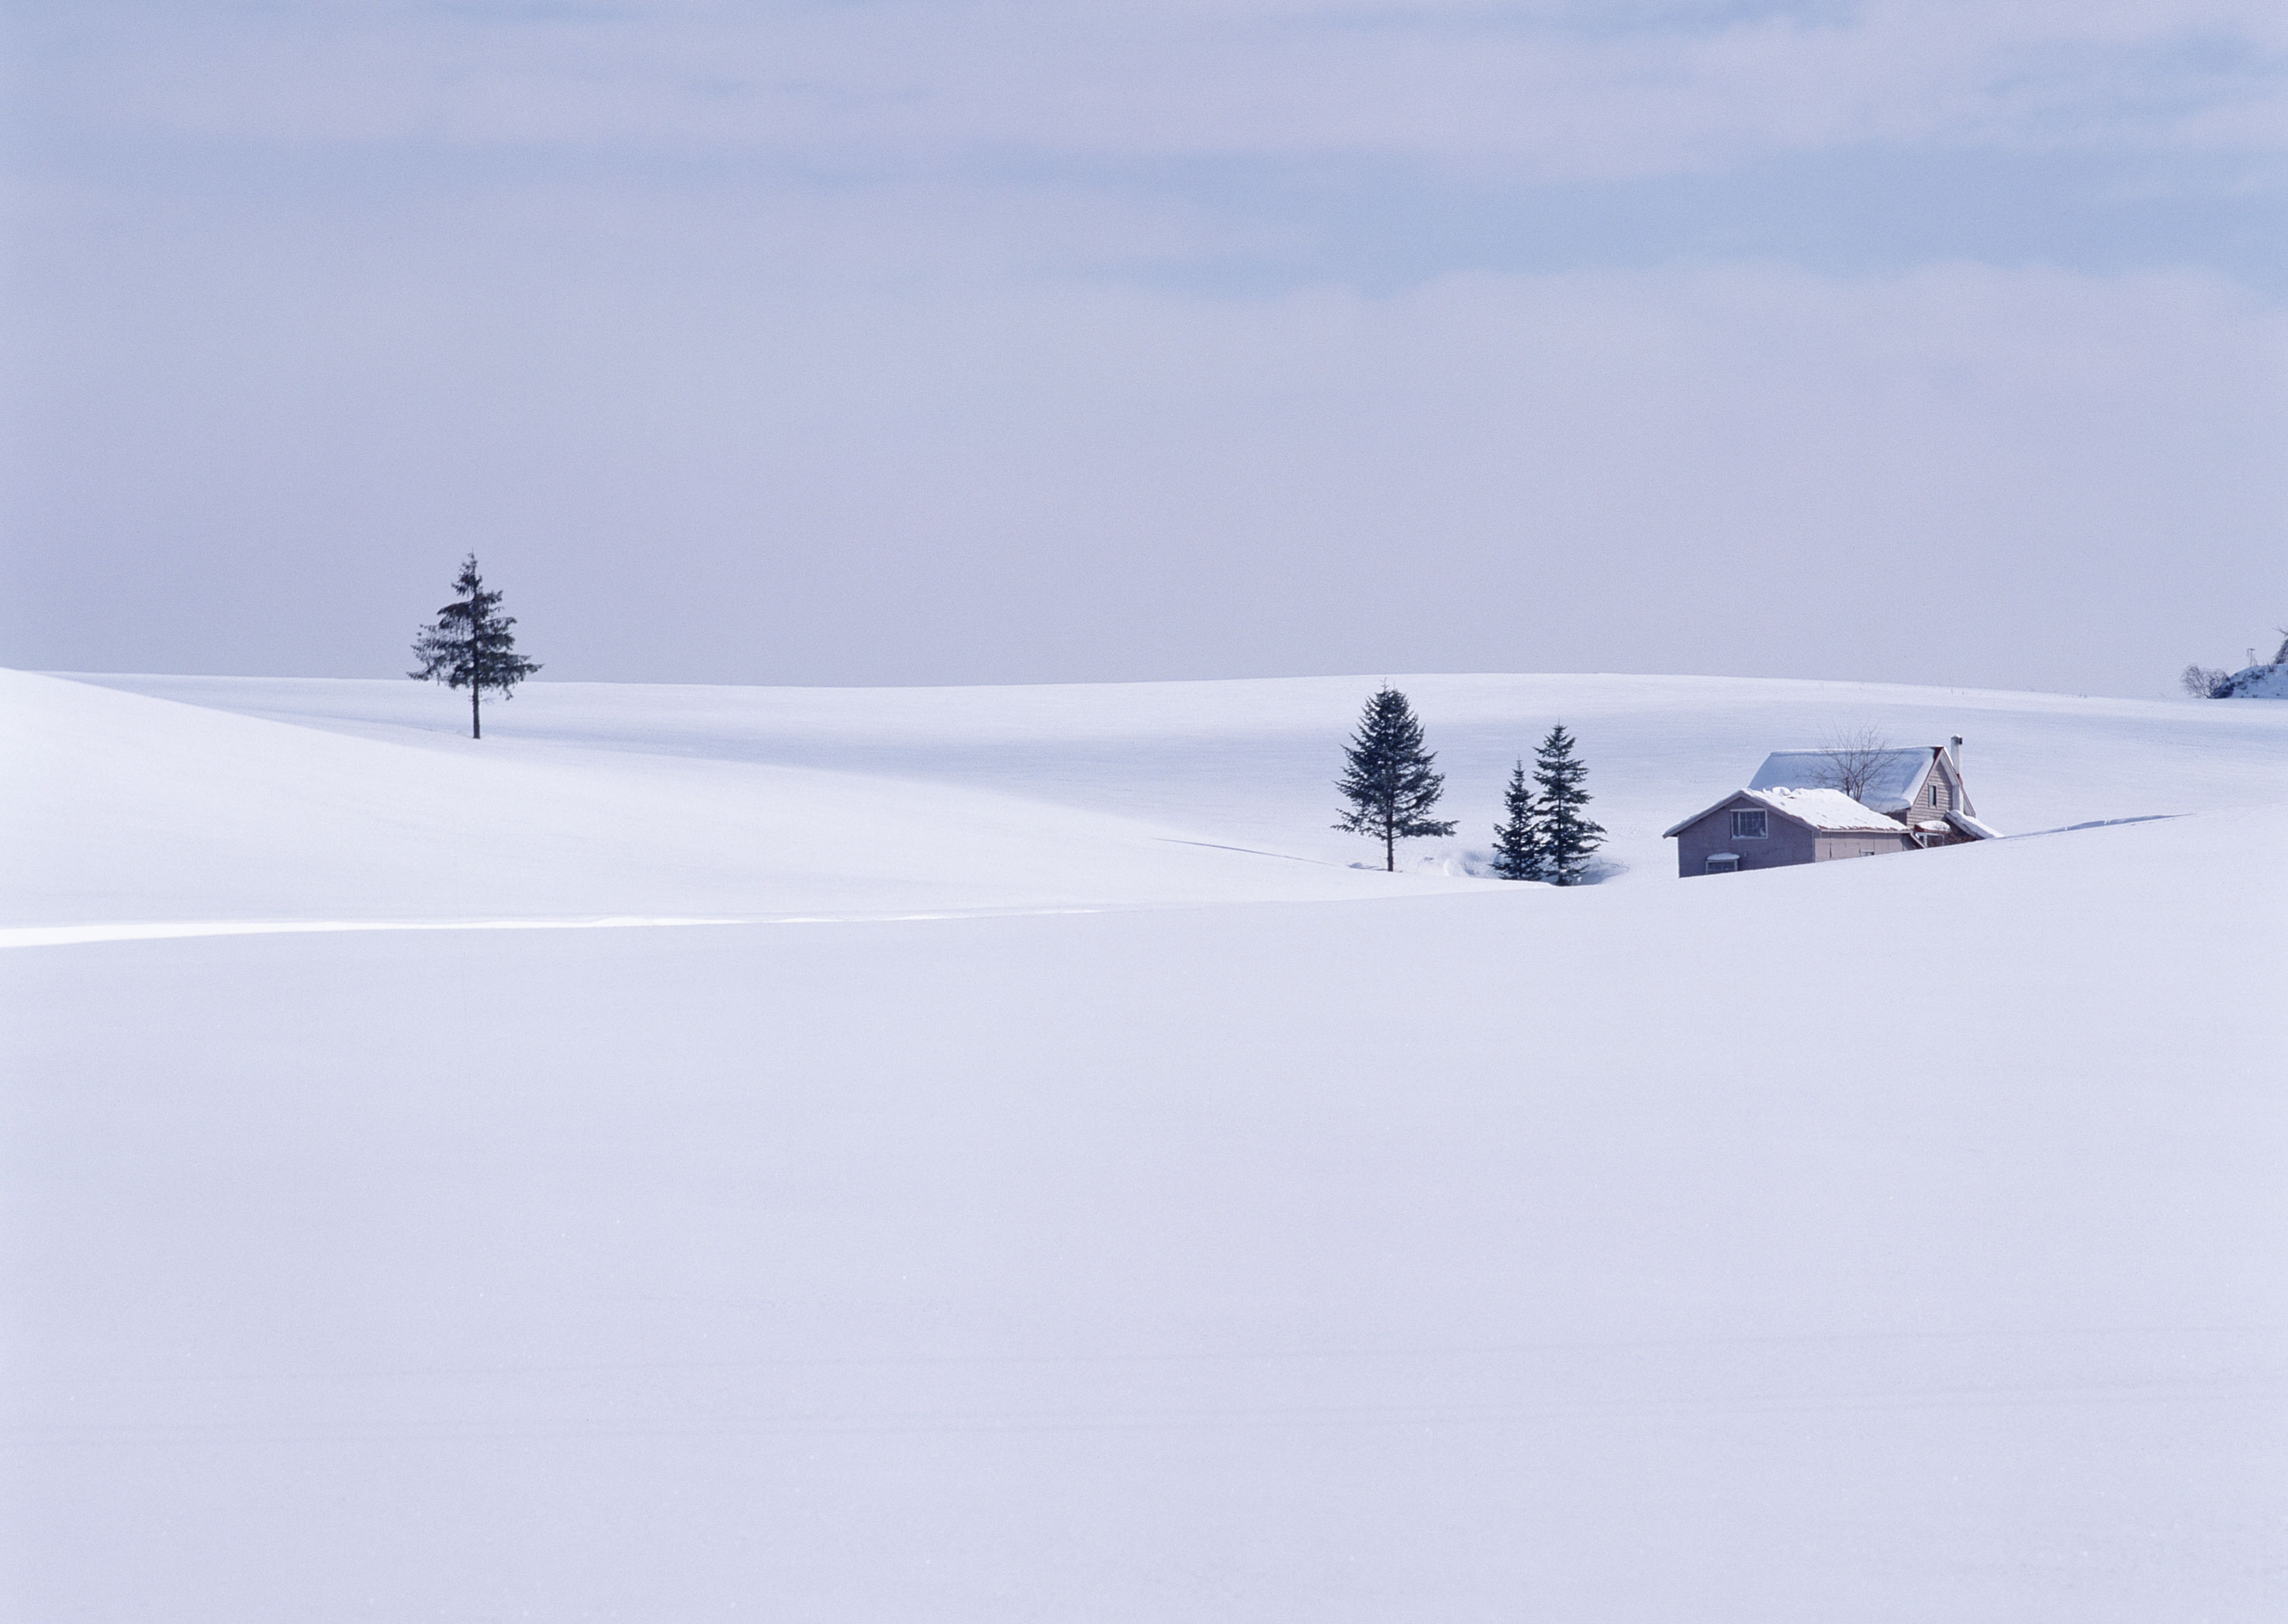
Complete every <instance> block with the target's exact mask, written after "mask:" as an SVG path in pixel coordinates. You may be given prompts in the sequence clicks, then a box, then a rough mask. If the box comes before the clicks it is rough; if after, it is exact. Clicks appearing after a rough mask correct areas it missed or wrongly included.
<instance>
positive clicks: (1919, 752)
mask: <svg viewBox="0 0 2288 1624" xmlns="http://www.w3.org/2000/svg"><path fill="white" fill-rule="evenodd" d="M1938 753H1939V747H1938V746H1937V745H1934V744H1919V745H1911V746H1909V747H1908V748H1907V749H1897V750H1883V751H1879V752H1878V753H1877V755H1876V757H1875V759H1874V762H1873V768H1874V770H1873V772H1871V773H1870V774H1869V775H1868V779H1867V788H1866V789H1865V791H1864V792H1863V794H1862V795H1861V796H1859V799H1860V800H1861V801H1862V802H1863V803H1864V804H1867V805H1869V806H1871V807H1873V808H1875V809H1876V810H1877V811H1878V812H1904V811H1906V810H1907V808H1908V807H1910V806H1911V805H1913V804H1914V796H1915V791H1916V790H1918V789H1919V788H1922V782H1923V778H1924V776H1925V775H1926V774H1927V773H1928V772H1930V766H1931V762H1932V760H1933V759H1934V758H1935V757H1937V755H1938ZM1748 788H1751V789H1834V788H1835V757H1834V753H1833V752H1832V751H1829V750H1774V751H1773V752H1772V753H1771V754H1770V755H1768V756H1767V757H1764V764H1763V765H1762V766H1760V767H1758V768H1757V769H1756V776H1755V777H1753V778H1752V779H1750V780H1748ZM1836 793H1837V794H1839V795H1840V794H1841V793H1842V791H1840V790H1836Z"/></svg>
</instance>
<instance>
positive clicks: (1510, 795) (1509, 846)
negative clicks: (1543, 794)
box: [1494, 762, 1548, 880]
mask: <svg viewBox="0 0 2288 1624" xmlns="http://www.w3.org/2000/svg"><path fill="white" fill-rule="evenodd" d="M1502 810H1503V811H1504V812H1507V813H1508V814H1509V821H1508V822H1507V823H1497V824H1496V825H1494V872H1495V873H1496V874H1498V875H1501V877H1502V878H1503V879H1505V880H1539V879H1545V878H1547V877H1548V876H1547V875H1545V874H1543V873H1542V871H1541V845H1540V843H1539V840H1538V837H1537V836H1536V834H1535V832H1534V827H1533V823H1534V814H1535V812H1536V811H1537V808H1536V807H1535V806H1534V804H1533V788H1532V786H1531V785H1529V784H1528V783H1527V782H1526V781H1525V764H1524V763H1523V762H1519V763H1518V764H1517V767H1516V770H1515V771H1514V772H1511V774H1510V775H1509V788H1507V789H1505V790H1504V791H1502Z"/></svg>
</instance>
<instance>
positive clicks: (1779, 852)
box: [1676, 796, 1819, 879]
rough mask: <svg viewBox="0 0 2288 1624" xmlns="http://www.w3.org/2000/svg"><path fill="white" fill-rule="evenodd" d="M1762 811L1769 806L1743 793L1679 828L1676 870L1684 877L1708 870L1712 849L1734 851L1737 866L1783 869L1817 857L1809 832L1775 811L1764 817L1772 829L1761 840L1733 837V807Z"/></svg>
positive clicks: (1813, 840) (1814, 842)
mask: <svg viewBox="0 0 2288 1624" xmlns="http://www.w3.org/2000/svg"><path fill="white" fill-rule="evenodd" d="M1734 807H1738V808H1741V809H1742V810H1744V811H1748V812H1765V811H1768V808H1766V807H1764V806H1762V805H1760V804H1759V803H1757V802H1754V801H1752V800H1749V799H1748V798H1747V797H1745V796H1742V797H1740V798H1739V799H1737V800H1734V801H1728V802H1727V803H1725V804H1723V805H1721V806H1720V807H1718V808H1717V809H1716V810H1715V811H1714V812H1710V813H1709V814H1708V815H1707V816H1706V817H1704V818H1703V819H1701V820H1699V821H1698V822H1697V823H1695V824H1691V825H1689V826H1688V827H1687V828H1684V829H1683V830H1682V831H1680V833H1679V834H1678V835H1677V836H1676V872H1677V873H1678V874H1679V875H1682V876H1683V877H1684V878H1686V879H1690V878H1691V877H1692V876H1693V875H1702V874H1706V873H1707V872H1708V857H1709V854H1710V853H1711V852H1738V853H1739V854H1740V868H1741V871H1742V872H1743V873H1745V872H1746V871H1747V870H1749V869H1751V868H1785V867H1790V866H1791V865H1792V864H1795V863H1811V862H1816V861H1818V860H1819V852H1818V842H1817V840H1816V839H1815V837H1814V836H1813V835H1812V832H1811V831H1810V830H1809V829H1807V828H1804V827H1803V826H1802V825H1801V824H1798V823H1791V822H1789V821H1788V820H1786V819H1785V818H1783V817H1781V816H1780V815H1779V813H1777V812H1771V813H1770V815H1769V816H1768V817H1767V818H1766V819H1765V820H1764V827H1765V828H1768V829H1769V830H1770V831H1771V833H1770V834H1768V835H1767V836H1765V837H1764V838H1763V839H1761V840H1735V839H1733V838H1732V810H1733V808H1734Z"/></svg>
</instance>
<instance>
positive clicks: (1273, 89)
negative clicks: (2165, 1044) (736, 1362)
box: [0, 0, 2288, 695]
mask: <svg viewBox="0 0 2288 1624" xmlns="http://www.w3.org/2000/svg"><path fill="white" fill-rule="evenodd" d="M5 17H6V21H5V28H6V37H5V41H4V44H5V46H6V67H5V72H6V74H7V75H8V79H7V83H6V85H5V89H6V91H7V95H6V101H7V106H8V109H9V110H8V112H7V113H6V114H5V115H4V117H5V127H4V138H5V149H6V150H5V156H6V179H7V184H6V192H5V206H6V215H5V219H6V253H5V265H4V275H5V281H4V298H0V370H4V384H0V408H4V411H5V435H4V458H0V463H4V465H0V525H4V531H5V535H6V537H7V542H6V546H5V549H4V551H5V554H6V558H5V563H4V566H0V569H4V573H0V663H4V664H8V665H12V666H16V667H19V668H24V669H71V670H111V671H175V672H197V673H227V674H239V675H254V676H263V675H272V676H289V675H293V676H336V677H389V676H394V675H396V674H398V673H400V672H402V671H403V670H405V669H408V667H409V653H408V648H407V646H408V645H409V642H410V640H411V638H412V636H413V633H414V631H415V630H416V629H417V626H418V625H419V624H420V623H421V622H423V621H425V620H426V619H428V618H430V617H431V616H432V615H433V612H434V610H435V609H436V608H437V606H439V605H441V604H442V603H443V602H444V601H446V599H447V598H448V597H449V582H450V581H451V578H452V576H453V574H454V573H455V570H456V566H457V564H458V561H459V560H460V558H461V557H462V555H463V554H465V553H466V552H470V551H474V552H476V553H477V554H478V555H479V557H480V558H481V561H482V563H483V566H484V569H485V572H486V574H487V576H488V578H489V582H490V583H491V584H493V585H495V586H497V587H499V588H501V589H503V590H504V591H505V592H506V594H507V598H506V607H507V609H508V611H509V612H511V613H512V614H516V615H517V616H518V617H519V620H520V626H519V631H520V636H521V638H522V643H523V646H524V648H525V649H526V651H527V652H528V653H529V654H531V655H532V656H534V657H535V658H537V659H539V660H541V661H544V664H545V668H546V669H545V671H544V676H543V678H542V680H551V679H592V680H612V681H660V682H731V683H792V684H830V685H848V684H914V683H999V682H1028V683H1029V682H1057V681H1103V680H1132V679H1154V678H1186V677H1254V676H1280V675H1303V674H1315V673H1360V674H1367V675H1379V674H1388V673H1395V672H1406V671H1426V670H1443V671H1641V672H1686V673H1712V674H1724V675H1738V676H1769V677H1829V678H1838V679H1861V680H1887V681H1901V682H1911V683H1924V684H1937V685H1965V686H1989V687H2014V688H2036V689H2046V690H2054V691H2060V692H2066V693H2109V694H2125V695H2160V694H2164V693H2170V692H2173V689H2174V685H2175V679H2176V674H2177V672H2178V670H2179V669H2180V668H2181V666H2183V665H2184V664H2185V663H2186V662H2188V661H2198V662H2200V663H2202V664H2206V665H2219V666H2226V667H2232V666H2237V665H2239V664H2242V663H2244V658H2245V651H2246V650H2247V649H2248V648H2249V647H2250V646H2260V652H2263V653H2268V652H2269V648H2270V646H2273V645H2275V644H2276V643H2277V642H2278V641H2279V634H2278V633H2277V632H2276V631H2275V630H2273V629H2274V628H2275V627H2277V626H2280V625H2282V624H2283V623H2284V622H2288V253H2284V247H2288V208H2284V195H2288V162H2284V152H2288V10H2284V9H2283V8H2281V7H2280V6H2279V5H2278V4H2276V0H2261V3H2259V0H2181V3H2178V4H2124V3H2121V0H2056V3H2051V0H1975V3H1963V0H1912V3H1911V4H1909V3H1893V0H1867V3H1865V4H1821V3H1818V0H1804V3H1799V4H1716V3H1704V0H1669V3H1662V0H1643V3H1638V0H1608V3H1606V4H1573V3H1569V0H1545V3H1528V4H1464V3H1460V0H1451V3H1450V0H1385V3H1380V4H1377V3H1375V0H1362V3H1354V4H1327V3H1323V0H1228V3H1227V4H1213V5H1209V4H1191V3H1188V0H1152V3H1150V4H1141V3H1135V4H1132V3H1131V0H1087V3H1085V4H1061V5H1056V4H1028V3H1025V0H1007V3H1003V4H945V3H940V4H916V3H911V0H839V3H830V4H702V3H699V0H691V3H678V0H663V3H661V4H519V3H517V0H494V3H490V4H488V3H484V0H468V3H465V4H421V3H417V0H404V3H391V0H363V3H360V4H328V3H324V0H306V3H283V4H279V3H273V4H250V3H249V4H211V3H206V0H166V3H165V4H157V3H155V0H152V3H144V4H138V3H134V0H70V3H68V4H62V3H57V0H12V4H9V6H8V7H7V10H6V12H5Z"/></svg>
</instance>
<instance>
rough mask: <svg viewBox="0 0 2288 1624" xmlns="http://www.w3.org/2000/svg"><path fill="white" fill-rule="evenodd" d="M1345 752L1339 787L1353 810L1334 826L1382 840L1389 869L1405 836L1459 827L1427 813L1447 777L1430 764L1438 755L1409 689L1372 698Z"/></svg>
mask: <svg viewBox="0 0 2288 1624" xmlns="http://www.w3.org/2000/svg"><path fill="white" fill-rule="evenodd" d="M1344 754H1345V756H1346V757H1347V769H1346V771H1345V772H1344V773H1343V776H1342V777H1341V779H1340V780H1338V781H1337V783H1336V785H1335V788H1338V789H1339V790H1341V791H1342V792H1343V797H1344V798H1345V799H1346V800H1347V801H1349V802H1350V804H1351V810H1350V811H1348V812H1345V813H1343V815H1342V817H1341V818H1340V819H1339V820H1338V821H1337V822H1336V824H1335V827H1336V828H1339V829H1343V830H1347V832H1349V833H1351V834H1354V835H1364V836H1367V837H1368V838H1369V839H1370V840H1379V841H1380V842H1382V866H1383V867H1385V868H1386V869H1389V870H1395V869H1396V868H1397V867H1398V843H1399V842H1400V841H1402V840H1412V839H1415V838H1417V837H1418V836H1425V835H1450V834H1452V833H1453V832H1454V826H1453V825H1452V824H1450V823H1441V822H1438V821H1436V820H1434V819H1432V818H1430V817H1428V816H1426V814H1427V813H1428V812H1429V811H1430V809H1431V808H1432V807H1434V806H1435V805H1436V804H1438V796H1439V794H1440V792H1441V791H1442V789H1443V788H1445V783H1446V779H1445V775H1444V774H1442V773H1439V772H1432V771H1431V770H1430V764H1431V763H1432V762H1433V761H1434V760H1436V759H1437V757H1434V756H1433V755H1432V754H1431V753H1430V752H1429V751H1427V750H1426V749H1423V748H1422V724H1421V723H1419V722H1418V721H1416V720H1415V719H1414V709H1413V707H1412V706H1410V705H1409V704H1408V703H1407V702H1406V695H1404V694H1403V693H1400V692H1399V691H1398V690H1397V689H1395V688H1389V687H1386V688H1384V689H1383V690H1382V691H1381V692H1380V693H1377V694H1376V695H1375V696H1374V697H1373V698H1372V699H1370V700H1369V701H1367V702H1366V709H1365V710H1364V711H1363V712H1362V713H1361V715H1360V717H1359V725H1358V733H1356V734H1355V736H1354V737H1353V738H1352V740H1351V741H1350V743H1349V745H1348V746H1347V747H1346V749H1345V751H1344Z"/></svg>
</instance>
